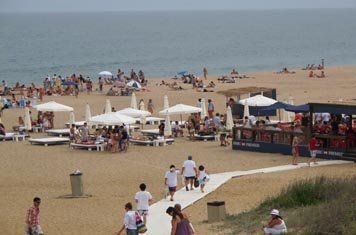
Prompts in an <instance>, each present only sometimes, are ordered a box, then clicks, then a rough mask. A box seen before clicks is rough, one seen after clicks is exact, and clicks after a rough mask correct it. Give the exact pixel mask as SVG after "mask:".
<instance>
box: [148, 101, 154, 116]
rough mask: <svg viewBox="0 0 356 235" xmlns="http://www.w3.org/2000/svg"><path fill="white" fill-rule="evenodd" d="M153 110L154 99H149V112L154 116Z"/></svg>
mask: <svg viewBox="0 0 356 235" xmlns="http://www.w3.org/2000/svg"><path fill="white" fill-rule="evenodd" d="M153 109H154V105H153V101H152V99H149V100H148V103H147V110H148V112H150V113H151V114H152V115H153Z"/></svg>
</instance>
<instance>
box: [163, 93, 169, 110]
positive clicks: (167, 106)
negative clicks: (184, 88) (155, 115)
mask: <svg viewBox="0 0 356 235" xmlns="http://www.w3.org/2000/svg"><path fill="white" fill-rule="evenodd" d="M168 108H169V102H168V96H167V95H164V97H163V109H168Z"/></svg>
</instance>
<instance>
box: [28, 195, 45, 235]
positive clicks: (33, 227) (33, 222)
mask: <svg viewBox="0 0 356 235" xmlns="http://www.w3.org/2000/svg"><path fill="white" fill-rule="evenodd" d="M40 204H41V198H39V197H35V198H34V199H33V206H31V207H30V208H29V209H28V210H27V214H26V221H25V222H26V235H42V234H43V231H42V228H41V226H40Z"/></svg>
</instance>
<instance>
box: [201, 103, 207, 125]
mask: <svg viewBox="0 0 356 235" xmlns="http://www.w3.org/2000/svg"><path fill="white" fill-rule="evenodd" d="M200 108H201V113H200V118H201V119H203V120H204V118H205V117H206V116H207V114H206V106H205V98H202V99H201V102H200Z"/></svg>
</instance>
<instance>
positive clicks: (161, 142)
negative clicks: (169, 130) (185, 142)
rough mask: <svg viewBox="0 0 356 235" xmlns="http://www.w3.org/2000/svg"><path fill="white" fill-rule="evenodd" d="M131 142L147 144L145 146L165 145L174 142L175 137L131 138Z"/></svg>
mask: <svg viewBox="0 0 356 235" xmlns="http://www.w3.org/2000/svg"><path fill="white" fill-rule="evenodd" d="M130 143H132V144H136V145H145V146H165V145H167V144H173V143H174V139H171V138H167V139H159V140H139V139H130Z"/></svg>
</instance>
